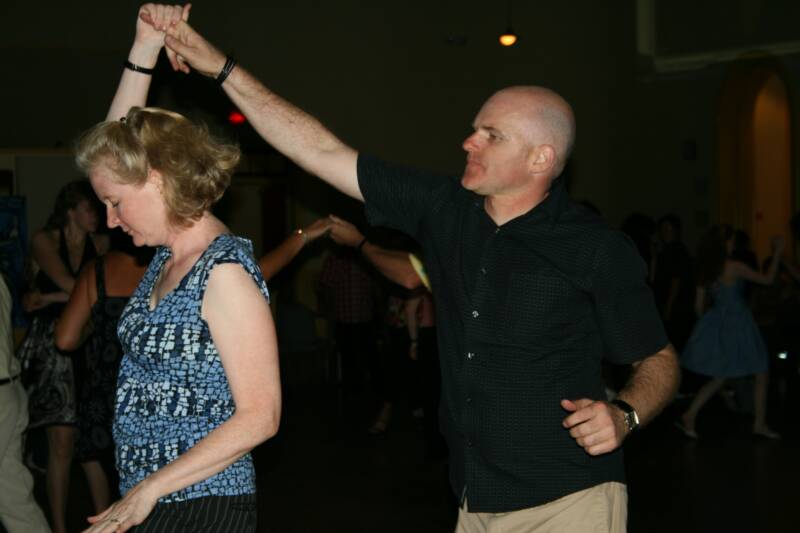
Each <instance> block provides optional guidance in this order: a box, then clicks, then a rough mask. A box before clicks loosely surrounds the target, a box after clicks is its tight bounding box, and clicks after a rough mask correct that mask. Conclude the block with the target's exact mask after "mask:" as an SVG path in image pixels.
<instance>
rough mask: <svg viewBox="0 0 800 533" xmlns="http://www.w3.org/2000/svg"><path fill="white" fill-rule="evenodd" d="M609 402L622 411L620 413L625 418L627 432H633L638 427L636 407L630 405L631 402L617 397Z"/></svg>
mask: <svg viewBox="0 0 800 533" xmlns="http://www.w3.org/2000/svg"><path fill="white" fill-rule="evenodd" d="M611 403H612V404H613V405H616V406H617V407H619V409H620V410H621V411H622V415H623V418H624V420H625V426H626V427H627V428H628V433H633V432H634V431H636V430H637V429H639V415H638V414H637V413H636V409H634V408H633V407H631V404H629V403H628V402H625V401H623V400H620V399H619V398H617V399H614V400H611Z"/></svg>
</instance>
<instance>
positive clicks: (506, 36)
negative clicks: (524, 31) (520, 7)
mask: <svg viewBox="0 0 800 533" xmlns="http://www.w3.org/2000/svg"><path fill="white" fill-rule="evenodd" d="M506 22H507V23H508V26H507V27H506V31H505V32H503V33H502V34H501V35H500V38H499V41H500V44H502V45H503V46H513V45H514V44H515V43H516V42H517V41H518V40H519V38H518V37H517V34H516V33H514V29H513V28H512V27H511V0H506Z"/></svg>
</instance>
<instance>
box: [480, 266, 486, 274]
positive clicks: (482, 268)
mask: <svg viewBox="0 0 800 533" xmlns="http://www.w3.org/2000/svg"><path fill="white" fill-rule="evenodd" d="M481 274H484V275H486V267H481Z"/></svg>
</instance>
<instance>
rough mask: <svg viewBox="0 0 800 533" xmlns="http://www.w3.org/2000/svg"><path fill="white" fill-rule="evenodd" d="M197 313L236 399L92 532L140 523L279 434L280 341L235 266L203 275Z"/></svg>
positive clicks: (263, 302)
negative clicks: (163, 502)
mask: <svg viewBox="0 0 800 533" xmlns="http://www.w3.org/2000/svg"><path fill="white" fill-rule="evenodd" d="M202 314H203V318H204V319H205V320H206V322H207V323H208V327H209V330H210V331H211V337H212V339H213V341H214V344H215V345H216V347H217V350H218V351H219V355H220V360H221V361H222V366H223V367H224V369H225V376H226V377H227V379H228V385H229V386H230V389H231V393H232V395H233V401H234V403H235V404H236V410H235V411H234V414H233V415H232V416H231V417H230V418H229V419H228V420H226V421H225V422H224V423H223V424H222V425H220V426H219V427H217V428H216V429H215V430H214V431H212V432H211V433H209V434H208V435H207V436H205V437H204V438H203V439H202V440H200V441H199V442H198V443H197V444H196V445H195V446H193V447H192V448H191V449H190V450H188V451H187V452H185V453H183V454H182V455H180V456H179V457H178V458H177V459H176V460H174V461H173V462H171V463H170V464H168V465H167V466H165V467H163V468H161V469H159V470H158V471H156V472H154V473H153V474H151V475H150V476H148V477H147V478H145V479H144V480H143V481H141V482H140V483H139V484H137V485H136V486H135V487H133V489H131V490H130V491H129V492H128V493H127V494H126V495H125V497H124V498H122V499H121V500H119V501H118V502H116V503H115V504H113V505H112V506H111V507H109V508H108V509H107V510H106V511H104V512H103V513H101V514H99V515H97V516H94V517H91V518H90V519H89V520H90V522H92V523H93V524H95V525H94V527H93V528H92V529H90V531H103V527H105V526H106V525H108V524H109V523H110V521H111V520H117V521H119V529H109V531H126V530H127V529H128V528H130V527H132V526H134V525H137V524H140V523H141V522H142V521H144V519H145V518H147V515H148V514H150V512H151V511H152V509H153V507H154V506H155V504H156V502H157V501H158V499H159V498H161V497H162V496H166V495H168V494H171V493H173V492H175V491H177V490H180V489H182V488H184V487H188V486H189V485H192V484H194V483H197V482H199V481H202V480H204V479H208V478H209V477H211V476H213V475H214V474H217V473H218V472H221V471H222V470H224V469H225V468H227V467H228V466H230V465H231V464H233V463H234V462H236V461H237V460H238V459H239V458H240V457H242V456H243V455H244V454H246V453H247V452H249V451H250V450H252V449H253V448H254V447H255V446H257V445H258V444H260V443H262V442H264V441H265V440H267V439H268V438H270V437H272V436H273V435H275V433H276V432H277V430H278V423H279V419H280V412H281V388H280V377H279V366H278V345H277V341H276V337H275V328H274V325H273V322H272V315H271V314H270V310H269V305H268V304H267V301H266V299H265V298H264V296H263V295H262V294H261V292H260V291H259V289H258V287H257V286H256V284H255V283H254V282H253V279H252V278H251V277H250V275H249V274H247V273H246V272H245V271H244V269H243V268H242V267H241V266H240V265H236V264H224V265H219V266H217V267H215V268H214V270H213V271H212V272H211V275H210V277H209V280H208V288H207V289H206V293H205V297H204V299H203V311H202ZM112 525H117V524H116V523H114V524H112Z"/></svg>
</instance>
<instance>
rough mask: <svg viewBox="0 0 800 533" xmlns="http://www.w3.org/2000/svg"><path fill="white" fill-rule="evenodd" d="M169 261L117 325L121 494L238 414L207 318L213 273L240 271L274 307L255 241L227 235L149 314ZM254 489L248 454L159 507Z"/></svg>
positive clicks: (147, 278)
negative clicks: (231, 266)
mask: <svg viewBox="0 0 800 533" xmlns="http://www.w3.org/2000/svg"><path fill="white" fill-rule="evenodd" d="M170 255H171V252H170V250H169V249H168V248H166V247H161V248H159V250H158V251H157V252H156V255H155V257H154V258H153V261H152V262H151V263H150V266H149V267H148V268H147V272H145V274H144V277H143V278H142V281H141V283H139V286H138V287H137V288H136V291H135V292H134V293H133V296H131V299H130V301H129V302H128V305H127V306H126V307H125V310H124V311H123V313H122V316H121V318H120V321H119V328H118V333H119V339H120V343H121V344H122V348H123V350H124V352H125V354H124V356H123V358H122V363H121V366H120V370H119V378H118V381H117V398H116V407H115V417H114V441H115V442H116V445H117V470H118V471H119V476H120V492H121V493H122V494H123V495H124V494H125V493H126V492H128V491H129V490H130V489H131V488H133V486H134V485H136V484H137V483H139V482H140V481H142V480H143V479H144V478H145V477H147V476H148V475H150V474H152V473H153V472H155V471H156V470H158V469H159V468H161V467H163V466H165V465H167V464H168V463H170V462H172V461H174V460H175V459H176V458H177V457H178V456H179V455H181V454H182V453H184V452H186V451H187V450H189V449H190V448H191V447H192V446H194V445H195V444H196V443H197V442H198V441H199V440H201V439H202V438H203V437H205V436H206V435H208V434H209V433H210V432H211V431H212V430H213V429H214V428H216V427H217V426H219V425H220V424H222V423H223V422H225V421H226V420H227V419H228V418H230V417H231V415H232V414H233V412H234V410H235V405H234V402H233V397H232V396H231V390H230V387H229V386H228V380H227V378H226V376H225V371H224V369H223V367H222V362H221V361H220V358H219V352H218V351H217V348H216V346H214V342H213V341H212V339H211V334H210V332H209V329H208V324H207V323H206V321H205V320H204V319H203V318H202V316H201V310H202V304H203V295H204V294H205V290H206V286H207V285H208V278H209V274H210V273H211V270H212V269H213V268H214V267H215V266H216V265H219V264H223V263H237V264H240V265H242V267H243V268H244V269H245V270H246V271H247V273H248V274H250V275H251V276H252V277H253V280H255V282H256V284H257V285H258V288H259V289H260V290H261V293H262V294H263V295H264V298H266V299H267V300H268V301H269V293H268V292H267V285H266V283H265V282H264V278H263V277H262V275H261V271H260V270H259V268H258V265H257V264H256V262H255V260H254V258H253V248H252V244H251V243H250V241H248V240H246V239H242V238H240V237H236V236H233V235H229V234H224V235H220V236H218V237H217V238H216V239H214V240H213V241H212V242H211V244H209V246H208V248H207V249H206V250H205V251H204V252H203V254H202V255H201V256H200V258H199V259H198V260H197V262H196V263H195V264H194V266H193V267H192V269H191V270H190V271H189V272H188V273H187V274H186V275H185V276H184V277H183V279H182V280H181V281H180V283H179V284H178V286H177V287H176V288H175V289H173V290H172V291H171V292H169V293H168V294H166V295H165V296H164V297H163V298H162V299H161V300H160V301H159V302H158V305H157V306H156V308H155V309H153V310H152V311H151V310H150V296H151V294H152V292H153V287H154V285H155V283H156V281H157V280H158V277H159V275H160V274H161V270H162V267H163V266H164V263H165V262H166V261H167V259H169V257H170ZM255 490H256V486H255V471H254V469H253V461H252V459H251V457H250V454H247V455H245V456H244V457H242V458H240V459H239V460H238V461H236V462H235V463H233V464H232V465H230V466H229V467H228V468H226V469H225V470H223V471H222V472H219V473H218V474H216V475H214V476H212V477H210V478H208V479H206V480H204V481H201V482H199V483H197V484H195V485H191V486H189V487H186V488H184V489H181V490H179V491H177V492H174V493H172V494H170V495H168V496H166V497H164V498H162V499H161V500H160V501H161V502H177V501H185V500H190V499H193V498H200V497H203V496H235V495H240V494H251V493H254V492H255Z"/></svg>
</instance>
